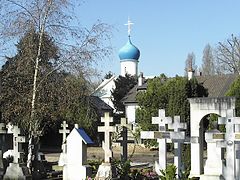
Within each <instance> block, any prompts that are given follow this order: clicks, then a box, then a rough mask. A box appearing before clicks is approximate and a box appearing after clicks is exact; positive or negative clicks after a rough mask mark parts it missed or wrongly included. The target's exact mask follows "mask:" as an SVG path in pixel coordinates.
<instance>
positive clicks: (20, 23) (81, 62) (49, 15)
mask: <svg viewBox="0 0 240 180" xmlns="http://www.w3.org/2000/svg"><path fill="white" fill-rule="evenodd" d="M70 6H71V3H70V2H69V1H68V0H3V1H1V5H0V15H1V27H0V36H1V41H2V42H4V43H5V44H6V45H7V44H9V43H12V42H14V40H16V39H18V38H19V37H23V35H24V34H25V33H26V32H30V31H35V32H36V34H37V35H38V44H37V51H36V52H31V53H35V54H34V56H32V57H34V59H31V61H32V62H33V64H34V68H33V69H32V75H31V76H32V81H31V82H29V86H30V87H31V89H32V90H31V91H32V94H31V97H28V98H30V99H31V103H30V104H31V106H30V109H29V122H30V123H29V132H30V133H29V156H28V167H29V168H31V161H32V151H33V150H32V147H36V146H34V144H35V145H36V144H37V143H38V140H37V139H38V136H39V135H38V133H37V132H38V131H39V130H41V128H42V127H41V124H40V122H39V121H38V118H37V103H39V102H37V99H38V98H39V97H37V96H38V95H39V96H40V95H41V94H39V93H38V90H39V89H38V87H39V86H40V85H39V83H40V82H42V81H45V80H46V79H47V78H49V76H51V74H52V72H54V71H60V70H65V71H67V72H72V73H75V74H81V75H83V76H88V77H89V76H90V75H91V72H92V70H91V64H92V63H93V62H96V59H98V60H100V59H103V58H104V57H106V56H108V55H109V53H110V51H111V48H110V46H108V45H107V44H105V43H104V42H106V41H107V40H108V39H109V29H110V27H109V26H108V25H106V24H104V23H101V22H97V23H96V24H94V25H93V26H92V28H90V29H86V28H81V27H80V26H79V25H73V24H77V23H78V22H77V20H76V19H74V16H73V14H71V13H68V12H69V10H70V9H69V8H70ZM71 7H74V6H71ZM74 22H77V23H74ZM45 34H48V36H49V37H51V38H53V39H54V42H55V43H56V44H57V46H58V47H59V58H58V59H57V61H55V62H54V65H55V66H54V69H53V70H52V71H51V72H50V73H48V74H46V76H45V77H42V78H40V64H41V61H42V59H41V55H42V51H43V49H44V44H43V39H44V35H45ZM9 39H10V40H12V41H9ZM7 42H8V43H7ZM38 107H39V106H38Z"/></svg>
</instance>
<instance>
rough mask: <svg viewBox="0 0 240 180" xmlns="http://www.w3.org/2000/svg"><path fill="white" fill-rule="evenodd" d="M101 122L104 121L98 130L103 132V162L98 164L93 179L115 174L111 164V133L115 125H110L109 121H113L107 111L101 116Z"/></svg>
mask: <svg viewBox="0 0 240 180" xmlns="http://www.w3.org/2000/svg"><path fill="white" fill-rule="evenodd" d="M101 122H104V126H99V127H98V132H104V141H103V142H102V148H103V150H104V162H103V163H102V164H101V165H100V166H99V168H98V172H97V174H96V177H95V179H97V180H98V179H99V180H100V179H101V180H103V179H111V178H114V176H115V167H114V166H113V165H112V164H111V159H112V156H113V153H112V148H111V133H113V132H115V127H114V126H110V122H113V118H112V117H109V113H108V112H107V113H105V114H104V117H102V118H101Z"/></svg>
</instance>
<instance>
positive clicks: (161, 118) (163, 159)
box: [141, 109, 172, 175]
mask: <svg viewBox="0 0 240 180" xmlns="http://www.w3.org/2000/svg"><path fill="white" fill-rule="evenodd" d="M169 123H172V118H171V117H166V116H165V110H164V109H159V112H158V117H152V124H158V127H159V130H158V131H142V132H141V138H142V139H157V142H158V147H159V152H158V156H159V160H158V162H155V171H156V172H157V173H158V175H161V172H160V170H161V169H166V166H167V150H166V144H167V139H169V138H170V132H167V131H166V124H169Z"/></svg>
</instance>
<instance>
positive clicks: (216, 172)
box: [201, 129, 224, 179]
mask: <svg viewBox="0 0 240 180" xmlns="http://www.w3.org/2000/svg"><path fill="white" fill-rule="evenodd" d="M223 136H224V134H223V133H220V131H219V130H217V129H213V130H208V131H207V132H206V133H205V140H206V142H207V160H206V162H205V166H204V175H202V176H201V179H221V175H222V173H223V172H222V169H223V166H222V164H223V162H222V159H223V151H222V149H221V148H219V147H217V141H222V140H223Z"/></svg>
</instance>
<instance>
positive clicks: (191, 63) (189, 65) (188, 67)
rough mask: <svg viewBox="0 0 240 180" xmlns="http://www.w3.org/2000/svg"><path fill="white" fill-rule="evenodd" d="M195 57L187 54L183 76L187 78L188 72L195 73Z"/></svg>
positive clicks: (192, 54)
mask: <svg viewBox="0 0 240 180" xmlns="http://www.w3.org/2000/svg"><path fill="white" fill-rule="evenodd" d="M195 59H196V56H195V54H194V53H193V52H192V53H188V55H187V59H186V61H185V75H186V76H187V74H188V72H189V71H197V65H196V64H195Z"/></svg>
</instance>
